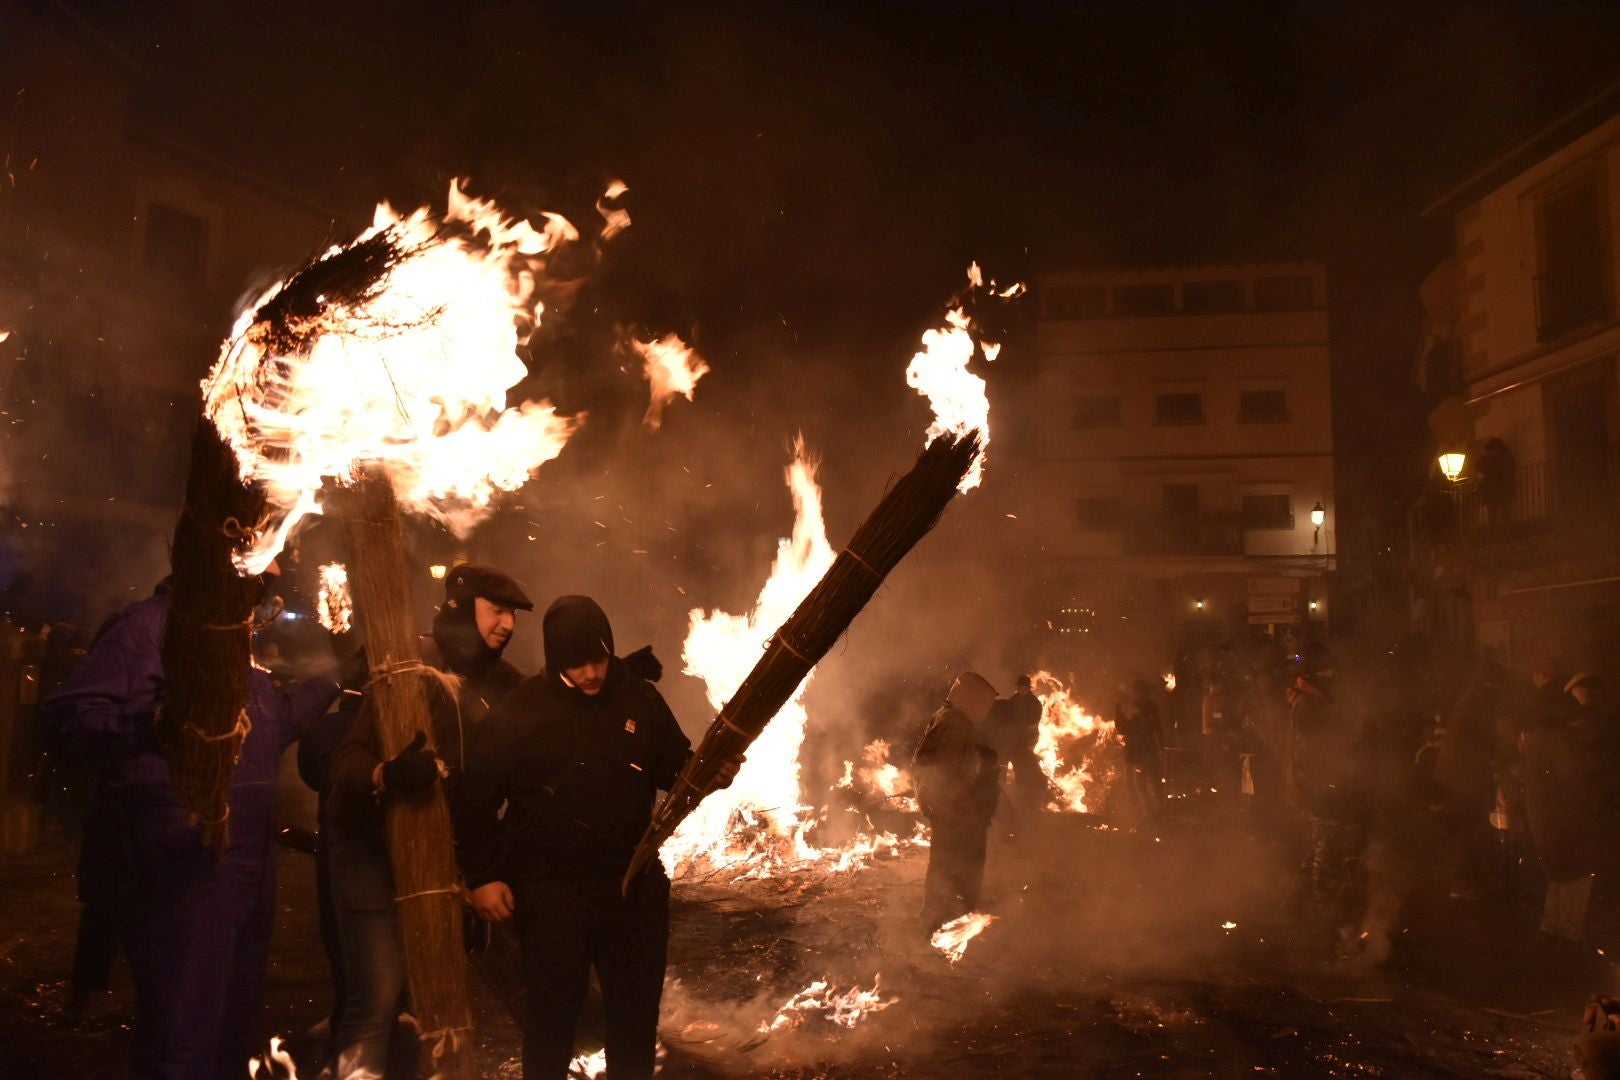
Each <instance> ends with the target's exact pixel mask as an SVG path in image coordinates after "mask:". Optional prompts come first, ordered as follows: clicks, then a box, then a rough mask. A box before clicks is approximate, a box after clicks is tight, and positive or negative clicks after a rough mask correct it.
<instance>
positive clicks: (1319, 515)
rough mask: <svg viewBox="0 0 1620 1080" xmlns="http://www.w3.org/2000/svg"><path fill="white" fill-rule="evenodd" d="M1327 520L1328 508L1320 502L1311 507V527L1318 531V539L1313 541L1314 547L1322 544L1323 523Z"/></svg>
mask: <svg viewBox="0 0 1620 1080" xmlns="http://www.w3.org/2000/svg"><path fill="white" fill-rule="evenodd" d="M1326 520H1327V507H1325V506H1323V505H1322V503H1321V502H1320V501H1318V502H1317V504H1316V505H1315V506H1313V507H1311V527H1312V528H1313V529H1315V530H1316V537H1315V539H1313V540H1312V541H1311V546H1312V547H1315V546H1316V545H1317V544H1320V543H1321V542H1322V523H1323V522H1325V521H1326Z"/></svg>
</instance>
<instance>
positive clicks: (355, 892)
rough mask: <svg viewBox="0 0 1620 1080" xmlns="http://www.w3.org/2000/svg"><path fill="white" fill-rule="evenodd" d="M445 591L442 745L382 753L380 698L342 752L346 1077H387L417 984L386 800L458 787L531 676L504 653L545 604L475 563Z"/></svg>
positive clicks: (437, 628)
mask: <svg viewBox="0 0 1620 1080" xmlns="http://www.w3.org/2000/svg"><path fill="white" fill-rule="evenodd" d="M444 594H445V595H444V603H443V605H441V606H440V608H439V611H438V614H437V615H436V616H435V617H434V619H433V629H432V632H431V633H430V634H427V635H423V637H422V639H421V641H420V648H421V652H422V660H423V661H424V662H425V663H427V664H429V665H431V666H433V667H435V668H438V669H439V670H440V671H442V672H445V673H446V674H448V675H452V676H455V678H456V679H457V680H459V685H457V684H456V683H453V682H451V683H443V684H441V683H440V682H438V681H437V680H429V681H428V684H427V685H428V690H429V704H430V706H431V710H432V718H433V749H430V748H429V747H428V745H427V733H426V732H420V731H419V732H417V733H416V737H415V739H413V740H412V741H411V743H410V744H409V745H407V746H406V747H405V749H404V750H401V751H400V752H399V753H398V754H396V755H394V757H393V758H392V759H390V760H387V761H384V760H382V758H381V756H380V753H379V750H378V746H379V743H378V738H377V718H376V714H375V712H374V711H373V709H372V708H371V706H370V701H371V699H370V698H369V696H368V697H363V698H361V699H359V707H358V714H357V715H356V716H355V717H354V719H353V722H352V723H351V724H350V725H349V726H348V734H347V735H346V736H345V737H344V738H343V741H342V742H341V743H340V744H339V746H338V748H337V750H336V752H335V753H334V754H333V755H332V764H331V779H330V788H331V794H330V796H329V797H328V798H327V801H326V819H327V824H328V827H329V829H330V831H331V838H330V859H331V863H330V866H331V879H332V898H333V911H334V915H335V918H336V924H337V925H336V930H337V938H338V941H339V945H340V950H341V960H342V972H341V974H342V981H343V988H342V994H341V1006H340V1015H339V1016H338V1017H337V1018H336V1020H335V1022H334V1025H333V1027H334V1032H333V1038H332V1045H333V1053H334V1055H335V1057H336V1059H337V1075H339V1076H368V1075H370V1076H383V1075H385V1073H386V1069H387V1062H388V1037H389V1033H390V1031H391V1030H392V1028H393V1023H394V1016H395V1014H396V1013H397V1012H398V1011H399V1008H400V996H401V994H402V993H403V992H404V989H405V957H404V952H403V950H402V948H401V946H400V940H399V931H398V929H397V928H396V926H395V925H394V911H393V908H394V903H393V901H394V887H393V886H394V882H393V871H392V868H391V866H390V864H389V861H388V846H387V842H386V839H385V832H384V829H383V807H384V804H385V803H386V802H387V801H388V800H390V799H416V798H421V797H422V796H423V793H424V792H426V791H427V790H428V789H429V788H431V787H432V786H433V784H435V783H437V782H439V781H440V779H441V778H443V780H444V782H445V783H446V784H454V783H455V781H456V778H457V776H458V774H459V773H460V770H461V764H462V760H463V758H464V757H465V754H466V748H467V747H468V746H469V745H471V742H472V738H473V734H474V732H476V731H477V730H478V726H479V725H480V724H481V723H482V722H483V720H484V716H485V714H486V713H488V712H489V710H490V708H491V707H492V706H494V705H495V704H496V703H497V702H499V701H500V700H501V699H502V698H503V697H505V696H506V694H507V693H508V692H509V691H510V690H511V689H512V688H513V687H515V686H516V685H518V683H520V682H521V681H522V680H523V676H522V674H521V673H520V672H519V671H518V670H517V668H515V667H513V666H512V665H511V664H510V663H508V662H507V661H505V660H503V659H502V658H501V654H502V652H504V651H505V649H506V646H507V644H508V643H509V642H510V641H511V640H512V632H513V630H514V628H515V626H516V616H517V613H518V612H519V611H533V610H534V604H533V602H531V601H530V600H529V598H528V596H526V595H525V594H524V592H523V589H522V587H521V586H520V585H518V583H517V582H516V581H514V580H513V579H512V578H511V576H510V575H508V574H506V573H503V572H502V571H500V570H497V569H495V568H494V567H492V566H479V565H477V564H474V563H463V564H461V565H459V566H455V567H452V568H451V569H450V572H449V573H448V574H446V575H445V579H444ZM452 687H454V689H452ZM349 700H351V701H353V700H356V699H353V698H351V699H349Z"/></svg>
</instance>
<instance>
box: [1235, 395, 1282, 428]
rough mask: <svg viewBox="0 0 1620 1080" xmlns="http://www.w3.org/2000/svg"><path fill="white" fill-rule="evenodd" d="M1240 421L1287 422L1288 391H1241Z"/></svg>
mask: <svg viewBox="0 0 1620 1080" xmlns="http://www.w3.org/2000/svg"><path fill="white" fill-rule="evenodd" d="M1238 421H1239V422H1240V423H1244V424H1286V423H1287V422H1288V391H1286V390H1242V391H1239V392H1238Z"/></svg>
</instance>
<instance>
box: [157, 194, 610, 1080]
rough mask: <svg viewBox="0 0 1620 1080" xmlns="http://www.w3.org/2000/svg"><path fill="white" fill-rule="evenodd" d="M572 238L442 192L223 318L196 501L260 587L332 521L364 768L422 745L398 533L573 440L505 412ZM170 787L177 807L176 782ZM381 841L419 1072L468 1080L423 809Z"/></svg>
mask: <svg viewBox="0 0 1620 1080" xmlns="http://www.w3.org/2000/svg"><path fill="white" fill-rule="evenodd" d="M576 236H577V234H576V233H574V231H573V228H572V226H570V225H569V224H568V223H567V222H566V221H564V220H563V219H562V218H560V217H557V216H555V215H548V216H547V218H546V219H545V225H544V228H543V229H536V228H534V227H533V226H531V225H529V224H528V223H527V222H524V221H513V220H510V219H508V218H506V217H505V216H504V215H503V214H502V213H501V212H500V211H499V209H498V208H496V207H495V206H494V205H493V204H491V203H488V202H484V201H482V200H478V199H474V198H470V197H468V196H466V195H464V194H463V193H462V192H461V191H460V189H459V187H458V186H457V185H454V184H452V185H451V188H450V200H449V207H448V209H447V211H446V212H445V213H443V214H442V215H434V214H429V213H428V211H427V210H426V209H421V210H418V211H416V212H415V213H413V214H411V215H409V216H400V215H398V214H395V213H394V212H393V211H392V210H391V209H390V208H388V207H387V206H386V205H385V206H380V207H378V211H377V218H376V221H375V223H374V224H373V226H372V228H371V229H370V230H368V231H367V232H365V233H363V234H362V235H361V236H360V237H358V238H357V239H355V240H354V241H352V242H350V243H348V244H345V245H341V246H335V247H333V248H331V249H329V250H327V251H326V252H324V253H323V254H322V255H320V256H318V257H317V258H315V259H313V260H311V261H310V262H309V263H308V264H307V265H305V266H304V267H302V268H301V269H300V270H298V271H297V272H296V273H294V274H293V275H292V276H291V277H289V278H288V279H287V280H286V281H284V282H283V283H281V284H279V285H277V286H275V287H274V288H273V289H271V290H270V291H269V292H267V293H266V294H265V295H264V296H262V297H260V298H259V300H258V301H257V303H255V304H253V305H252V306H251V307H250V308H249V310H248V311H247V312H245V313H244V314H243V316H242V317H241V319H240V320H239V321H238V323H237V326H236V329H235V331H234V333H233V334H232V337H231V339H230V340H229V341H228V342H227V343H226V346H225V349H224V350H223V352H222V354H221V356H220V358H219V361H218V362H217V363H216V365H215V367H214V369H213V371H212V372H211V373H210V375H209V378H208V380H207V381H206V382H205V383H204V408H205V413H206V417H207V420H209V421H211V422H212V424H211V426H212V428H213V429H214V430H213V431H211V432H210V434H212V435H214V442H215V443H218V444H219V445H221V446H224V447H228V448H229V449H230V450H231V451H234V453H235V457H236V462H237V465H238V467H239V473H238V475H237V476H226V477H219V476H214V475H211V476H210V477H209V478H208V479H209V482H210V483H212V484H213V485H214V486H216V487H220V488H223V489H231V490H234V489H240V488H242V487H243V484H244V482H246V484H247V485H249V487H250V490H251V491H253V492H255V493H256V494H257V495H258V497H259V498H260V499H261V502H262V505H263V507H264V512H263V513H262V514H261V515H259V516H258V517H257V518H256V520H255V521H254V527H253V528H252V529H251V530H249V531H248V533H247V535H245V536H243V537H241V538H240V543H239V544H238V546H237V547H236V548H235V550H234V551H233V552H232V557H233V560H234V563H235V569H236V570H237V571H238V572H240V573H241V574H243V575H249V574H254V573H258V572H261V571H262V570H263V569H264V568H265V567H266V566H267V565H268V564H269V563H270V562H271V560H272V559H273V558H274V557H275V555H276V553H277V552H278V551H280V549H281V547H282V546H283V544H284V543H285V541H286V539H287V537H288V536H289V535H290V534H291V533H292V531H293V529H294V528H296V527H297V525H298V523H299V521H300V520H301V519H302V518H303V517H305V516H307V515H309V514H312V513H320V512H321V509H322V504H323V501H331V502H333V503H335V504H337V505H338V507H339V508H340V511H341V516H342V518H343V522H344V526H345V533H346V536H347V540H348V548H349V562H348V566H349V571H350V573H351V574H352V576H353V583H354V602H355V609H356V612H357V614H358V615H359V617H360V620H361V623H362V624H363V626H364V629H365V631H366V639H367V650H368V659H369V661H370V664H371V671H370V676H371V678H370V683H369V684H368V687H367V692H368V693H369V694H371V695H373V696H374V698H375V700H376V704H377V710H376V711H377V719H378V741H379V751H380V754H381V756H382V757H384V758H387V757H390V756H392V755H393V754H395V753H397V752H398V751H399V750H400V749H401V748H403V747H404V746H405V745H406V744H407V743H408V742H410V740H411V739H412V738H413V737H414V736H415V735H416V733H417V732H423V733H426V734H427V735H428V736H429V738H431V735H432V731H433V726H432V723H431V719H430V711H429V707H428V699H427V687H426V683H425V681H424V680H427V679H431V678H434V677H435V673H434V672H433V671H432V670H431V669H429V668H428V667H427V666H426V665H425V664H424V663H423V662H422V660H421V657H420V655H419V654H418V651H417V638H416V627H415V622H414V620H415V608H414V604H413V603H412V599H411V589H410V581H411V574H410V571H409V564H408V560H407V559H406V555H405V546H404V538H403V526H402V515H403V513H404V512H405V511H414V512H417V513H427V514H431V515H433V516H435V517H437V518H438V519H439V520H440V521H442V522H444V523H445V524H446V525H447V526H449V527H450V528H451V529H452V530H453V531H456V532H458V533H461V534H465V533H466V531H467V530H468V529H470V528H471V527H472V526H473V525H474V524H476V523H477V522H478V521H479V520H481V519H482V518H483V517H484V516H485V515H486V514H487V513H488V509H489V506H490V502H491V499H492V498H493V496H494V494H495V493H496V492H498V491H509V490H514V489H516V488H517V487H519V486H521V485H522V484H523V483H524V482H525V481H527V480H528V479H529V477H530V476H532V475H533V473H534V472H535V470H536V469H538V468H539V467H540V466H541V465H542V464H543V463H545V462H547V461H550V460H551V459H552V458H554V457H556V456H557V454H558V453H560V452H561V450H562V447H563V445H564V443H565V442H566V441H567V439H568V437H569V436H570V435H571V434H572V432H573V430H574V429H575V427H576V426H577V425H578V422H579V421H578V420H577V419H570V418H565V417H559V416H557V415H556V413H555V411H554V410H553V409H552V408H551V406H550V405H549V404H545V403H534V402H524V403H522V404H520V405H518V406H516V407H514V408H507V407H506V396H507V391H508V390H509V388H510V387H512V386H513V385H515V384H516V383H517V382H518V381H519V380H521V379H522V378H523V377H524V376H525V375H526V374H527V369H526V368H525V366H524V364H523V362H522V361H521V360H520V359H519V358H518V356H517V353H516V347H517V345H518V344H519V341H520V333H521V332H522V331H524V330H532V328H533V327H534V325H536V323H537V321H538V317H539V307H540V305H539V303H538V300H537V299H536V298H535V297H534V295H533V293H534V289H533V282H534V280H535V277H536V276H537V271H538V270H539V269H540V268H541V267H540V265H539V256H541V255H542V254H543V253H545V252H548V251H550V250H552V249H553V248H554V247H556V246H557V245H558V244H559V243H561V242H563V241H567V240H572V239H574V238H575V237H576ZM216 432H217V434H215V433H216ZM211 445H212V444H211ZM214 517H218V514H215V515H214ZM208 524H209V525H211V526H212V525H214V524H216V523H215V521H214V520H213V519H212V518H210V519H209V521H208ZM210 540H211V541H212V534H210ZM215 546H217V544H216V545H215ZM177 556H178V546H177ZM218 565H219V564H218V563H217V562H216V563H214V564H210V567H209V569H210V571H212V570H214V569H215V568H217V566H218ZM214 587H215V588H217V587H218V586H217V584H216V585H215V586H214ZM243 647H244V648H245V637H244V640H243ZM239 666H240V667H242V668H243V669H245V666H246V665H245V664H242V665H239ZM221 670H223V669H221ZM231 689H234V687H233V688H231ZM216 696H220V695H216ZM216 773H217V770H216ZM215 775H216V774H215V773H211V774H207V775H205V776H203V777H202V779H203V780H204V781H206V782H212V780H213V779H214V777H215ZM224 775H225V776H226V778H227V780H228V776H229V770H228V768H227V769H225V771H224ZM177 787H179V788H181V789H182V790H184V789H185V785H184V784H182V783H181V782H180V780H179V779H178V778H177ZM387 838H388V848H389V857H390V861H391V863H392V864H393V870H394V886H395V890H396V893H397V895H396V896H395V899H394V904H395V912H396V915H397V918H398V922H399V928H400V936H401V938H402V941H403V943H404V947H405V960H406V968H407V975H408V981H409V986H410V995H411V1002H412V1009H411V1011H412V1014H413V1015H414V1016H415V1017H416V1018H417V1020H418V1021H419V1022H420V1024H421V1030H420V1031H419V1038H420V1039H421V1040H422V1043H423V1052H422V1054H421V1061H422V1063H423V1068H424V1069H425V1070H426V1071H427V1072H429V1073H432V1074H433V1075H437V1076H443V1077H446V1078H450V1077H472V1076H474V1075H476V1066H475V1063H474V1061H473V1043H472V1039H471V1038H470V1034H471V1029H472V1017H471V1010H470V1008H469V1006H468V1001H467V987H466V954H465V951H464V949H463V948H462V941H461V910H462V901H461V896H460V887H459V882H458V875H457V872H456V864H455V852H454V845H453V842H452V834H451V828H450V816H449V808H448V806H447V805H446V802H445V798H444V793H443V790H442V789H441V788H438V787H435V788H433V789H432V791H431V792H430V794H429V795H428V796H427V797H425V798H422V799H418V800H409V801H407V800H394V801H392V802H391V803H390V804H389V809H388V814H387Z"/></svg>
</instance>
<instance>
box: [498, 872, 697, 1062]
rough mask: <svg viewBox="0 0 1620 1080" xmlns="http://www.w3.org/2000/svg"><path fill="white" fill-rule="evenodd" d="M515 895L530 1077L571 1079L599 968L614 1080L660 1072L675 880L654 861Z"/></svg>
mask: <svg viewBox="0 0 1620 1080" xmlns="http://www.w3.org/2000/svg"><path fill="white" fill-rule="evenodd" d="M515 891H516V895H517V915H516V919H517V926H518V935H519V937H520V939H521V940H522V943H523V977H524V982H525V983H526V984H527V989H528V1002H527V1009H526V1015H527V1021H526V1022H525V1023H524V1025H523V1076H524V1080H563V1077H565V1076H566V1075H567V1073H568V1064H569V1062H570V1061H572V1060H573V1057H574V1030H575V1028H576V1027H577V1025H578V1023H579V1014H580V1008H581V1006H582V1005H583V1004H584V1002H585V993H586V988H587V986H588V984H589V982H590V973H591V969H592V968H595V969H596V978H597V981H598V982H600V983H601V985H602V1008H603V1013H604V1017H605V1021H606V1038H605V1039H604V1040H603V1041H604V1044H605V1047H606V1049H607V1068H608V1077H609V1080H642V1078H645V1077H650V1076H652V1074H653V1068H654V1066H655V1064H656V1051H657V1043H658V1006H659V1002H660V1001H661V1000H662V998H663V994H664V963H665V959H666V955H667V953H668V948H669V879H668V878H666V877H665V876H664V871H663V869H662V868H661V867H659V866H658V865H657V864H656V862H655V863H654V865H653V867H652V869H650V870H648V871H647V872H645V873H644V874H642V875H641V877H639V878H637V879H636V882H635V883H634V884H633V885H632V886H631V888H630V895H629V896H627V897H624V896H620V895H619V882H618V880H617V879H614V880H611V881H555V880H529V881H524V882H520V883H519V885H518V887H517V889H516V890H515Z"/></svg>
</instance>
